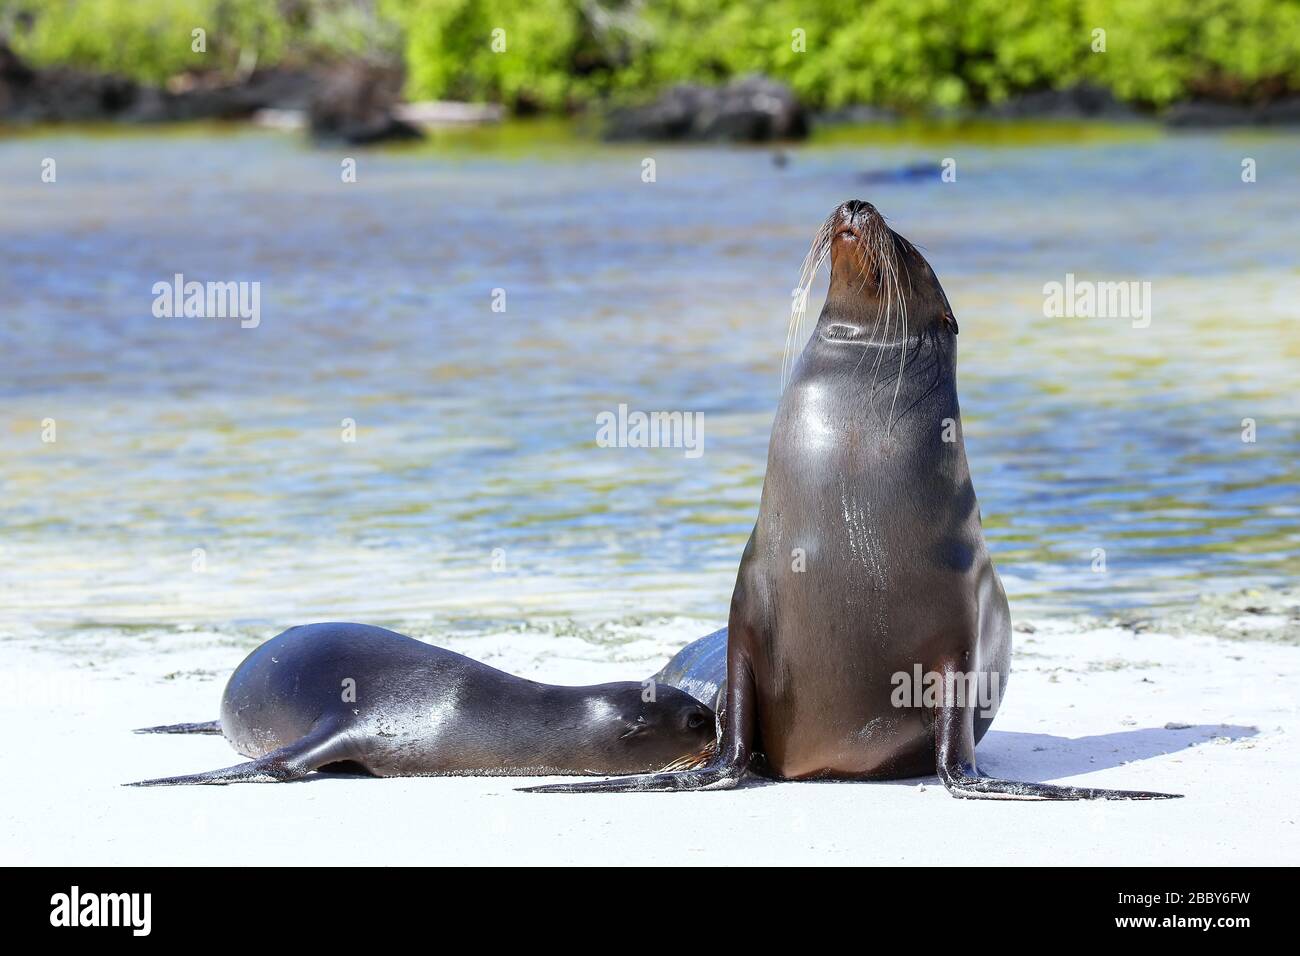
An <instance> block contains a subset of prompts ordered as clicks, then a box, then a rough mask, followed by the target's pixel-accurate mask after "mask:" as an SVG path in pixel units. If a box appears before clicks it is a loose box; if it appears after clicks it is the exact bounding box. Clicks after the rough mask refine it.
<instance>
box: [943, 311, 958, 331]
mask: <svg viewBox="0 0 1300 956" xmlns="http://www.w3.org/2000/svg"><path fill="white" fill-rule="evenodd" d="M939 320H940V321H941V322H943V325H944V328H946V329H947V330H948V331H949V332H951V333H952V334H953V335H956V334H957V319H956V318H955V317H954V316H953V314H952V309H948V310H947V311H946V312H944V314H943V315H941V316H940V317H939Z"/></svg>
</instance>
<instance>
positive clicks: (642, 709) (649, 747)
mask: <svg viewBox="0 0 1300 956" xmlns="http://www.w3.org/2000/svg"><path fill="white" fill-rule="evenodd" d="M647 697H651V698H653V699H651V700H647V699H646V698H647ZM606 701H607V702H608V703H609V704H610V705H611V706H610V708H609V709H608V711H607V714H608V726H607V729H608V733H607V737H608V740H607V741H606V744H607V746H608V748H609V749H610V750H611V751H612V752H614V753H617V754H618V759H619V760H620V761H624V762H626V763H627V764H628V768H629V769H630V768H631V766H632V765H635V766H636V768H637V769H641V770H664V769H668V768H670V767H672V768H674V769H680V768H682V767H686V766H694V765H696V764H697V763H700V762H702V759H703V757H704V756H706V755H707V753H708V752H709V751H710V750H711V748H712V746H713V743H714V740H715V737H716V732H715V726H714V715H713V711H712V710H710V709H709V708H708V707H706V706H705V705H704V704H701V703H700V702H699V701H697V700H696V699H695V698H694V697H692V696H691V695H690V694H687V693H685V692H684V691H680V690H678V689H677V688H676V687H668V686H665V685H663V684H660V685H657V686H655V687H654V688H653V693H651V692H650V690H649V689H648V688H646V687H643V686H642V685H641V684H633V683H622V684H618V685H615V688H612V689H611V692H610V693H609V694H608V695H607V696H606Z"/></svg>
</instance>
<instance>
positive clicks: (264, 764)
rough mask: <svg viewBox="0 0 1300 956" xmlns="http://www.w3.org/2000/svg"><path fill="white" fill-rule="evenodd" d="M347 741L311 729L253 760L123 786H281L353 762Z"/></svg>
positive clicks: (331, 730) (332, 733) (329, 731)
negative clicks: (288, 781) (287, 743)
mask: <svg viewBox="0 0 1300 956" xmlns="http://www.w3.org/2000/svg"><path fill="white" fill-rule="evenodd" d="M353 757H354V755H353V753H352V748H351V747H350V746H349V744H348V741H347V740H346V738H344V737H343V735H342V734H340V733H338V732H337V731H336V730H335V729H334V728H332V727H330V728H322V727H318V728H313V729H312V731H311V732H310V733H309V734H307V736H306V737H303V738H302V739H301V740H296V741H294V742H293V743H291V744H289V745H288V746H285V747H281V748H280V749H279V750H274V751H272V752H271V753H269V754H266V755H265V756H263V757H258V758H257V759H256V760H250V761H248V762H247V763H241V764H236V765H235V766H233V767H222V768H221V769H220V770H209V771H207V772H205V773H193V774H187V775H185V776H180V777H159V778H157V779H155V780H138V781H136V782H135V783H128V784H123V786H127V787H180V786H187V785H192V784H227V783H282V782H284V781H286V780H297V779H299V778H301V777H305V776H307V774H309V773H311V772H312V771H313V770H316V769H317V768H319V767H323V766H325V765H326V764H330V763H336V762H338V761H342V760H349V759H353Z"/></svg>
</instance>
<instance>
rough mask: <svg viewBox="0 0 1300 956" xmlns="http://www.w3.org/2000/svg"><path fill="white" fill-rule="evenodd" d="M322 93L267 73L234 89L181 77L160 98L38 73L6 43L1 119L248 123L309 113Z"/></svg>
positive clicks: (66, 73) (115, 80) (147, 91)
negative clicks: (314, 94)
mask: <svg viewBox="0 0 1300 956" xmlns="http://www.w3.org/2000/svg"><path fill="white" fill-rule="evenodd" d="M314 85H315V80H314V79H313V78H312V77H311V76H310V75H309V74H307V73H304V72H296V71H291V70H259V71H256V72H254V73H252V74H251V75H250V76H249V77H248V78H247V79H244V80H242V81H238V82H234V83H232V82H230V81H228V80H226V79H224V78H221V77H218V76H216V75H206V76H205V75H191V76H185V77H180V78H178V81H177V82H176V83H174V84H173V86H174V88H173V89H169V90H160V89H155V88H153V87H149V86H141V85H140V84H138V83H136V82H134V81H133V80H130V79H127V78H126V77H121V76H114V75H111V74H106V73H90V72H86V71H83V70H75V69H71V68H69V67H51V68H49V69H43V70H38V69H33V68H32V67H30V66H28V65H27V64H26V63H24V62H23V61H22V60H21V59H20V58H19V57H18V55H17V54H15V53H14V52H13V50H11V49H10V48H9V47H8V46H6V45H5V44H4V43H2V42H0V117H3V118H4V119H6V120H10V121H15V122H34V123H48V122H88V121H89V122H94V121H101V120H124V121H127V122H135V123H157V122H172V121H177V120H201V119H243V118H245V117H248V116H251V115H252V114H253V113H255V112H257V111H258V110H260V109H266V108H268V107H276V108H281V109H290V108H294V107H299V108H301V107H304V106H306V103H307V100H308V99H309V97H310V95H311V90H312V88H313V87H314Z"/></svg>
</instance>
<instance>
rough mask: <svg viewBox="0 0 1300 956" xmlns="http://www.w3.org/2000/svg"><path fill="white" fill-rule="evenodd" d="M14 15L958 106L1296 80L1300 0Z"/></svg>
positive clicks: (270, 7) (39, 39) (56, 46)
mask: <svg viewBox="0 0 1300 956" xmlns="http://www.w3.org/2000/svg"><path fill="white" fill-rule="evenodd" d="M195 27H203V28H204V29H205V30H206V31H207V41H208V52H207V53H206V54H202V53H193V52H191V50H190V37H191V30H193V29H194V28H195ZM1098 29H1101V30H1105V52H1094V49H1093V46H1094V44H1095V43H1096V42H1097V38H1096V37H1095V35H1094V31H1095V30H1098ZM496 30H504V31H505V32H504V43H505V49H504V50H503V51H497V50H494V49H493V40H494V33H493V31H496ZM799 31H802V32H801V33H800V32H799ZM0 32H7V33H8V34H9V36H10V39H11V42H12V43H13V45H14V47H15V49H17V50H18V52H19V53H20V54H22V55H23V56H26V57H28V58H30V59H31V60H32V61H33V62H37V63H42V64H49V63H66V64H72V65H77V66H83V67H88V68H94V69H100V70H110V71H114V72H121V73H126V74H129V75H131V76H134V77H136V78H138V79H141V80H146V81H150V82H158V81H161V80H163V79H165V78H166V77H168V76H170V75H173V74H175V73H178V72H182V71H185V70H194V69H217V70H222V71H235V70H238V69H241V68H247V66H248V64H249V63H250V62H252V61H253V60H254V59H255V61H256V62H258V63H260V64H262V65H267V64H272V63H277V62H292V63H307V62H316V61H318V60H320V59H322V58H328V57H337V56H358V55H360V56H369V57H380V58H383V57H388V58H399V57H400V58H402V59H404V60H405V64H406V68H407V77H408V79H407V84H408V93H409V94H410V96H411V97H413V98H421V99H423V98H456V99H471V100H497V101H501V102H505V103H507V104H510V105H512V106H514V107H516V108H520V109H529V108H535V109H543V110H552V111H554V110H566V109H571V108H574V107H578V106H581V105H582V104H583V103H585V102H587V101H589V100H592V99H594V98H598V97H607V96H615V97H636V96H644V95H648V94H649V93H651V92H653V91H654V90H657V89H660V88H662V87H664V86H666V85H668V84H671V83H676V82H683V81H694V82H717V81H722V80H725V79H727V78H729V77H732V76H736V75H739V74H743V73H747V72H753V71H758V72H763V73H767V74H770V75H772V76H774V77H777V78H778V79H781V80H784V81H785V82H787V83H789V84H790V85H791V86H792V87H793V88H794V89H795V91H796V92H797V93H798V94H799V95H800V96H801V97H802V98H804V100H805V101H806V102H808V103H809V104H811V105H813V106H815V107H835V106H841V105H847V104H854V103H870V104H879V105H888V106H895V107H902V108H905V109H907V108H932V107H960V106H969V105H978V104H981V103H987V102H997V101H999V100H1002V99H1005V98H1006V97H1008V96H1011V95H1014V94H1016V93H1020V92H1025V91H1031V90H1039V89H1046V88H1055V87H1062V86H1068V85H1070V84H1073V83H1077V82H1080V81H1090V82H1094V83H1099V84H1101V85H1104V86H1107V87H1109V88H1111V89H1112V90H1114V92H1115V93H1116V94H1117V95H1119V96H1120V97H1121V98H1123V99H1126V100H1130V101H1134V102H1137V103H1141V104H1148V105H1157V106H1158V105H1162V104H1165V103H1168V102H1171V101H1173V100H1177V99H1180V98H1185V97H1188V96H1192V95H1212V96H1217V97H1222V98H1227V99H1233V100H1256V99H1264V98H1268V97H1272V96H1277V95H1280V94H1283V93H1286V92H1294V91H1300V0H1032V2H1031V0H816V2H810V0H804V2H799V0H350V2H349V0H278V2H277V0H0ZM496 39H497V42H498V45H500V41H501V39H502V35H501V34H497V35H496ZM801 42H802V47H803V49H802V51H801V50H800V48H799V47H800V43H801Z"/></svg>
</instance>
